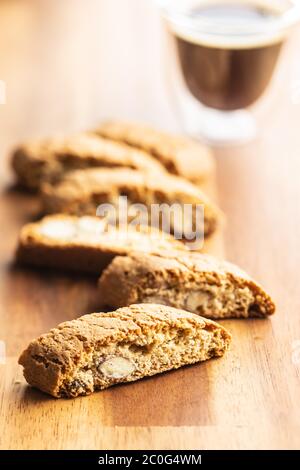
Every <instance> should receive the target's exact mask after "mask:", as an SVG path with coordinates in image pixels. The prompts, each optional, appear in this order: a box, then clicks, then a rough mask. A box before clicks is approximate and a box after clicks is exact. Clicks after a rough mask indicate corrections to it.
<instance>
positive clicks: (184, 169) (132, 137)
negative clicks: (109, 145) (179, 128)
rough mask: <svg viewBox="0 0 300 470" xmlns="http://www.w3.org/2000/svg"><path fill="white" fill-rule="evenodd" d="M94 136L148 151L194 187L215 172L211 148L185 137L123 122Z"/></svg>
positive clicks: (105, 125)
mask: <svg viewBox="0 0 300 470" xmlns="http://www.w3.org/2000/svg"><path fill="white" fill-rule="evenodd" d="M95 133H96V134H98V135H101V136H103V137H106V138H109V139H112V140H115V141H117V142H125V143H126V144H128V145H131V146H133V147H136V148H139V149H142V150H145V151H146V152H148V153H149V154H151V155H152V156H153V157H155V158H157V160H159V161H160V163H162V164H163V165H164V167H165V168H166V169H167V170H168V171H169V172H170V173H173V174H175V175H179V176H183V177H184V178H187V179H188V180H190V181H192V182H193V183H195V184H202V183H203V182H204V181H206V180H207V179H209V178H210V177H211V176H212V175H213V174H214V171H215V161H214V158H213V156H212V153H211V151H210V150H209V149H208V147H206V146H204V145H201V144H200V143H199V142H197V143H196V142H195V141H193V140H191V139H188V138H186V137H182V136H178V135H173V134H169V133H166V132H162V131H159V130H157V129H153V128H151V127H149V126H145V125H142V124H137V123H130V122H122V121H110V122H104V123H103V124H102V125H101V126H100V127H98V128H97V129H96V130H95Z"/></svg>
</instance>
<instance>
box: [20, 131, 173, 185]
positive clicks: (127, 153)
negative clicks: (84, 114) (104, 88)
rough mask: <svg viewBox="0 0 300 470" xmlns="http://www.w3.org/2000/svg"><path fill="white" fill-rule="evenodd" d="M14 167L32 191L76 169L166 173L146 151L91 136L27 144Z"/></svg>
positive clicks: (21, 180)
mask: <svg viewBox="0 0 300 470" xmlns="http://www.w3.org/2000/svg"><path fill="white" fill-rule="evenodd" d="M12 167H13V169H14V171H15V173H16V175H17V177H18V181H19V183H21V184H22V185H23V186H26V187H28V188H31V189H37V188H39V187H40V186H41V184H42V183H45V182H50V183H55V182H57V181H59V180H60V179H61V178H62V177H63V176H64V174H65V173H67V172H68V171H71V170H75V169H83V168H90V167H108V168H117V167H118V168H119V167H120V168H122V167H124V168H127V167H128V168H131V169H135V170H140V171H145V172H146V173H148V172H150V173H151V172H164V171H165V169H164V167H163V166H162V165H161V164H160V163H159V162H158V161H156V160H155V159H154V158H153V157H151V156H150V155H149V154H147V153H146V152H143V151H140V150H138V149H133V148H132V147H130V146H128V145H126V144H122V143H118V142H114V141H110V140H107V139H104V138H102V137H100V136H96V135H92V134H88V133H78V134H74V135H71V136H56V137H51V138H48V139H40V140H36V141H32V142H28V143H25V144H23V145H21V146H20V147H18V148H17V149H16V150H15V151H14V153H13V156H12Z"/></svg>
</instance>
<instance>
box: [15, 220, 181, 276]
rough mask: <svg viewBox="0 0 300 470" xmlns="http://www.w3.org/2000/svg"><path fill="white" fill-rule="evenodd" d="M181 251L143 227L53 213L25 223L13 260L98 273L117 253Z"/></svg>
mask: <svg viewBox="0 0 300 470" xmlns="http://www.w3.org/2000/svg"><path fill="white" fill-rule="evenodd" d="M172 248H173V249H175V248H176V249H178V250H181V249H182V250H185V249H186V248H185V246H184V244H183V243H181V242H180V241H177V240H175V238H173V237H172V236H171V235H168V234H166V233H164V232H161V231H159V230H155V229H153V228H151V230H150V229H149V228H147V227H140V228H139V229H135V228H134V227H130V226H126V227H123V228H122V227H112V226H109V225H108V224H106V223H105V222H104V220H103V219H102V220H101V219H100V218H98V217H91V216H83V217H76V216H70V215H64V214H55V215H52V216H47V217H44V218H43V219H42V220H41V221H39V222H35V223H30V224H27V225H25V226H24V227H23V228H22V230H21V233H20V237H19V244H18V248H17V253H16V259H17V261H18V262H20V263H25V264H29V265H34V266H45V267H52V268H58V269H63V270H68V269H70V270H73V271H77V272H81V271H83V272H90V273H94V274H100V273H101V271H102V270H103V269H104V268H105V267H106V266H107V265H108V264H109V263H110V261H111V260H112V259H113V258H114V257H115V256H117V255H126V254H128V253H129V252H130V251H131V250H133V249H135V250H136V249H138V250H140V251H147V252H153V251H154V252H156V251H158V250H161V249H164V250H170V249H172Z"/></svg>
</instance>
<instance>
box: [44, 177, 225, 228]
mask: <svg viewBox="0 0 300 470" xmlns="http://www.w3.org/2000/svg"><path fill="white" fill-rule="evenodd" d="M120 195H126V196H127V197H128V204H130V203H142V204H145V205H146V206H148V207H149V206H150V205H151V204H162V203H167V204H168V205H171V204H173V203H177V204H178V203H179V204H181V205H183V204H191V205H192V208H193V211H194V216H196V215H195V208H196V206H197V205H200V206H203V207H204V233H205V235H207V236H209V235H211V234H212V233H213V232H214V231H215V230H216V229H217V227H218V226H219V224H220V221H221V220H222V218H223V215H222V213H221V211H220V210H219V209H218V208H217V207H216V206H215V204H214V203H212V202H211V201H210V200H209V198H208V197H207V196H206V195H205V194H204V193H203V192H202V191H201V190H200V189H199V188H197V187H196V186H195V185H193V184H192V183H190V182H188V181H186V180H184V179H183V178H180V177H177V176H173V175H168V174H167V173H165V174H159V175H158V174H156V175H155V176H151V175H148V176H146V175H145V174H143V173H142V172H138V171H134V170H129V169H103V168H101V169H100V168H92V169H88V170H77V171H73V172H70V173H68V174H67V175H66V176H65V178H64V179H63V180H62V181H61V182H60V183H58V184H57V185H55V186H52V185H44V186H43V187H42V201H43V207H44V211H45V212H46V213H55V212H64V213H71V214H78V215H83V214H90V215H95V214H96V210H97V207H98V205H100V204H102V203H116V201H117V199H118V196H120Z"/></svg>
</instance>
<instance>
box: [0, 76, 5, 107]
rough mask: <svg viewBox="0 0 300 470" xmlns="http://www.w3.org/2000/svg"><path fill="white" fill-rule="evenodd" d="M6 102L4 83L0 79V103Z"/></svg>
mask: <svg viewBox="0 0 300 470" xmlns="http://www.w3.org/2000/svg"><path fill="white" fill-rule="evenodd" d="M5 103H6V83H5V82H4V81H3V80H0V104H5Z"/></svg>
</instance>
